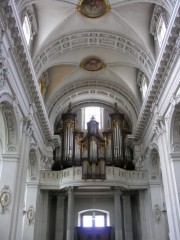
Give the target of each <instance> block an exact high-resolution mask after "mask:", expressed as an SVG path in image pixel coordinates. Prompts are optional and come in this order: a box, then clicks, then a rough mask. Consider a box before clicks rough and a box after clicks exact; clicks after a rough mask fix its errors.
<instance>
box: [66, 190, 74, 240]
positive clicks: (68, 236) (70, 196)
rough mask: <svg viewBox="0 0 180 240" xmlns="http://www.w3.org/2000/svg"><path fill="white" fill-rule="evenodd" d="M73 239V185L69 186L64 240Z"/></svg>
mask: <svg viewBox="0 0 180 240" xmlns="http://www.w3.org/2000/svg"><path fill="white" fill-rule="evenodd" d="M73 239H74V191H73V187H69V189H68V209H67V232H66V240H73Z"/></svg>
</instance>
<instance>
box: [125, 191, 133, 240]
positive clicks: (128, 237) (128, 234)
mask: <svg viewBox="0 0 180 240" xmlns="http://www.w3.org/2000/svg"><path fill="white" fill-rule="evenodd" d="M123 213H124V235H125V240H133V232H132V212H131V199H130V195H125V196H123Z"/></svg>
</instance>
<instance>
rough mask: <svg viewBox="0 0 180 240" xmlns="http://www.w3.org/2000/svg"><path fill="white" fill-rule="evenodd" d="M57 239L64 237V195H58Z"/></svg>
mask: <svg viewBox="0 0 180 240" xmlns="http://www.w3.org/2000/svg"><path fill="white" fill-rule="evenodd" d="M56 207H57V208H56V234H55V240H60V239H63V233H64V196H63V195H60V194H59V195H58V196H57V206H56Z"/></svg>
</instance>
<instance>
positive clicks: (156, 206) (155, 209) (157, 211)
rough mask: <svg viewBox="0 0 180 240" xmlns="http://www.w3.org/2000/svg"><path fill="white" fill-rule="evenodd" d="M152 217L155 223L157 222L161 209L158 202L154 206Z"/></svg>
mask: <svg viewBox="0 0 180 240" xmlns="http://www.w3.org/2000/svg"><path fill="white" fill-rule="evenodd" d="M154 218H155V221H156V222H157V223H159V221H160V218H161V209H160V207H159V205H158V204H156V205H155V206H154Z"/></svg>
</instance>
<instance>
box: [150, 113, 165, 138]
mask: <svg viewBox="0 0 180 240" xmlns="http://www.w3.org/2000/svg"><path fill="white" fill-rule="evenodd" d="M153 130H154V136H155V138H156V139H158V138H159V136H160V135H161V134H162V133H163V132H164V130H165V119H164V117H162V116H158V117H157V119H156V120H155V121H154V123H153Z"/></svg>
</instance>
